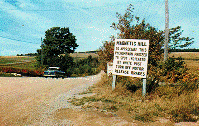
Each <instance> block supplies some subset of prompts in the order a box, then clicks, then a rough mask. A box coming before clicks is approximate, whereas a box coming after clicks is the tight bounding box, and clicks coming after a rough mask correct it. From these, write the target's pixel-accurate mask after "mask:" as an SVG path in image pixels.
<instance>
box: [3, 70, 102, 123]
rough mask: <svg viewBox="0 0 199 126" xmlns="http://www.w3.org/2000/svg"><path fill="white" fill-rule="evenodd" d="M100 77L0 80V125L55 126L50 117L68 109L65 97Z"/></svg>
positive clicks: (84, 88)
mask: <svg viewBox="0 0 199 126" xmlns="http://www.w3.org/2000/svg"><path fill="white" fill-rule="evenodd" d="M101 75H102V72H101V73H100V74H98V75H94V76H88V77H77V78H65V79H61V78H60V79H52V78H47V79H46V78H41V77H1V78H0V125H54V124H53V122H52V120H51V119H50V118H48V117H49V115H50V114H51V113H52V112H53V111H55V110H57V109H60V108H68V107H69V106H70V105H69V103H67V100H68V98H71V97H73V96H74V95H75V94H78V93H80V92H83V91H84V90H86V89H87V88H88V87H89V86H91V85H93V84H94V83H96V82H97V81H99V80H100V78H101ZM50 123H51V124H50Z"/></svg>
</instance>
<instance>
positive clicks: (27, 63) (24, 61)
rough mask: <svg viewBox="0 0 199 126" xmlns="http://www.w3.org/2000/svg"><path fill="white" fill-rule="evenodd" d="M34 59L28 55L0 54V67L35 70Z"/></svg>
mask: <svg viewBox="0 0 199 126" xmlns="http://www.w3.org/2000/svg"><path fill="white" fill-rule="evenodd" d="M35 64H36V59H35V57H30V56H0V66H1V67H12V68H20V69H28V70H35V69H36V67H35Z"/></svg>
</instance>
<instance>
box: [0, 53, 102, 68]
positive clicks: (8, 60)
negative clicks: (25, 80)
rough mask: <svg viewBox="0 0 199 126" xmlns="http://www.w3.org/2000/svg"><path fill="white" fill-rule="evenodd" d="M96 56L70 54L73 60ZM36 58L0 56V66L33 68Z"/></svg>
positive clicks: (94, 54) (92, 54)
mask: <svg viewBox="0 0 199 126" xmlns="http://www.w3.org/2000/svg"><path fill="white" fill-rule="evenodd" d="M90 55H91V56H92V57H93V58H94V57H98V55H97V54H96V53H73V54H70V56H72V57H73V58H74V61H77V60H80V59H84V58H87V57H88V56H90ZM35 65H36V59H35V57H31V56H0V66H1V67H13V68H20V69H28V70H35V69H37V68H36V67H35Z"/></svg>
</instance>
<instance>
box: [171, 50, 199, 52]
mask: <svg viewBox="0 0 199 126" xmlns="http://www.w3.org/2000/svg"><path fill="white" fill-rule="evenodd" d="M170 52H199V49H170Z"/></svg>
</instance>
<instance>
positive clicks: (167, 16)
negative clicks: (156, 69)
mask: <svg viewBox="0 0 199 126" xmlns="http://www.w3.org/2000/svg"><path fill="white" fill-rule="evenodd" d="M168 43H169V7H168V0H165V42H164V61H166V60H167V58H168Z"/></svg>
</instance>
